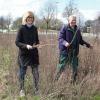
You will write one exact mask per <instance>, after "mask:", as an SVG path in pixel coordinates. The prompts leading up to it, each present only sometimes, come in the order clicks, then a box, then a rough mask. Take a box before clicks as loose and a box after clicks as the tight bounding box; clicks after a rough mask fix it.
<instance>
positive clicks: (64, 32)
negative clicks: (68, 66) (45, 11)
mask: <svg viewBox="0 0 100 100" xmlns="http://www.w3.org/2000/svg"><path fill="white" fill-rule="evenodd" d="M76 31H77V32H76ZM75 32H76V35H75V38H74V41H73V42H72V40H73V36H74V34H75ZM65 41H66V42H68V43H71V42H72V44H71V47H72V49H75V50H76V55H78V53H79V44H81V45H84V44H85V45H86V46H87V47H89V46H90V44H88V43H87V42H85V41H84V40H83V39H82V35H81V32H80V30H79V29H78V28H77V26H75V28H74V30H73V29H72V28H71V27H70V25H64V26H63V27H62V28H61V30H60V32H59V49H60V52H62V51H65V52H66V53H68V48H67V47H65V46H64V42H65Z"/></svg>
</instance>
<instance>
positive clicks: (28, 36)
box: [15, 25, 39, 66]
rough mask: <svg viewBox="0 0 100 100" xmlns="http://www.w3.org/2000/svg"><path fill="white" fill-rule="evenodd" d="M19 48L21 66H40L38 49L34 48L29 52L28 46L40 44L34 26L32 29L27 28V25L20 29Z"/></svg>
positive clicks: (17, 40) (18, 36)
mask: <svg viewBox="0 0 100 100" xmlns="http://www.w3.org/2000/svg"><path fill="white" fill-rule="evenodd" d="M15 43H16V45H17V47H19V54H18V63H19V64H20V65H21V66H32V65H34V64H37V65H38V64H39V55H38V49H37V48H33V49H31V50H28V49H27V48H26V45H27V44H29V45H33V44H34V45H37V44H39V39H38V31H37V28H36V27H35V26H34V25H33V26H32V27H30V28H29V27H27V25H22V26H21V28H20V29H19V31H18V33H17V36H16V41H15Z"/></svg>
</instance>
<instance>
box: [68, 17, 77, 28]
mask: <svg viewBox="0 0 100 100" xmlns="http://www.w3.org/2000/svg"><path fill="white" fill-rule="evenodd" d="M69 24H70V26H71V27H74V26H75V25H76V17H70V18H69Z"/></svg>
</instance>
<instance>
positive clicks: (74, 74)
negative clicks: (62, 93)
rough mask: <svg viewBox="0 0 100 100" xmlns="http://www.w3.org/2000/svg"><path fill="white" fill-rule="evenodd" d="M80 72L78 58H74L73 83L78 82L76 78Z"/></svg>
mask: <svg viewBox="0 0 100 100" xmlns="http://www.w3.org/2000/svg"><path fill="white" fill-rule="evenodd" d="M77 70H78V57H77V56H74V57H73V58H72V80H73V82H75V81H76V78H77V74H78V73H77V72H78V71H77Z"/></svg>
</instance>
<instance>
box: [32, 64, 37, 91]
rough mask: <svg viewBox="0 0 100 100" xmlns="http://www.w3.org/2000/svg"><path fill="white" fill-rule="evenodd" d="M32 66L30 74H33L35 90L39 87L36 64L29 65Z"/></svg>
mask: <svg viewBox="0 0 100 100" xmlns="http://www.w3.org/2000/svg"><path fill="white" fill-rule="evenodd" d="M31 67H32V74H33V81H34V84H35V92H36V91H38V89H39V72H38V65H34V66H31Z"/></svg>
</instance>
